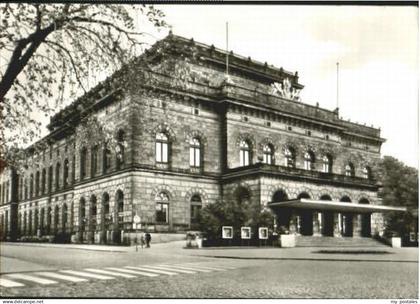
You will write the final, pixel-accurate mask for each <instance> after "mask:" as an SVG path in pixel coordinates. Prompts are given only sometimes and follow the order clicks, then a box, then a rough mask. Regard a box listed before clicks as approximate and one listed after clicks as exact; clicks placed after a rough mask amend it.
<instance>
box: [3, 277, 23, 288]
mask: <svg viewBox="0 0 420 304" xmlns="http://www.w3.org/2000/svg"><path fill="white" fill-rule="evenodd" d="M0 286H3V287H20V286H25V285H23V284H21V283H18V282H15V281H11V280H7V279H4V278H0Z"/></svg>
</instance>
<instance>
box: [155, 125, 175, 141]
mask: <svg viewBox="0 0 420 304" xmlns="http://www.w3.org/2000/svg"><path fill="white" fill-rule="evenodd" d="M149 132H150V134H151V135H152V136H156V134H158V133H162V132H163V133H165V134H166V135H168V137H169V140H170V141H171V142H175V141H176V135H175V132H174V130H173V129H172V128H171V127H170V126H169V125H168V124H167V123H166V122H163V123H160V124H158V125H157V126H156V127H154V128H153V129H151V130H149Z"/></svg>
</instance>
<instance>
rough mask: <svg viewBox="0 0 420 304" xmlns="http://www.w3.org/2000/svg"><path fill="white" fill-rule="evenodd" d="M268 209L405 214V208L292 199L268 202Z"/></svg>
mask: <svg viewBox="0 0 420 304" xmlns="http://www.w3.org/2000/svg"><path fill="white" fill-rule="evenodd" d="M268 206H269V207H272V208H280V207H288V208H297V209H311V210H328V211H338V212H342V213H374V212H387V211H400V212H405V211H407V208H405V207H394V206H383V205H370V204H369V205H367V204H366V205H365V204H355V203H348V202H339V201H321V200H310V199H304V198H301V199H294V200H289V201H283V202H270V203H268Z"/></svg>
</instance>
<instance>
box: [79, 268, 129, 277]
mask: <svg viewBox="0 0 420 304" xmlns="http://www.w3.org/2000/svg"><path fill="white" fill-rule="evenodd" d="M84 270H86V271H90V272H96V273H101V274H108V275H112V276H116V277H123V278H136V276H134V275H131V274H125V273H119V272H115V271H107V270H103V269H93V268H85V269H84Z"/></svg>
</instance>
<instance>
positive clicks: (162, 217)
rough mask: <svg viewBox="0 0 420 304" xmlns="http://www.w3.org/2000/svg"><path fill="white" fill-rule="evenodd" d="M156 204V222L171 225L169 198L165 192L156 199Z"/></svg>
mask: <svg viewBox="0 0 420 304" xmlns="http://www.w3.org/2000/svg"><path fill="white" fill-rule="evenodd" d="M155 202H156V222H157V223H169V196H168V194H166V193H165V192H160V193H159V194H157V195H156V197H155Z"/></svg>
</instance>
